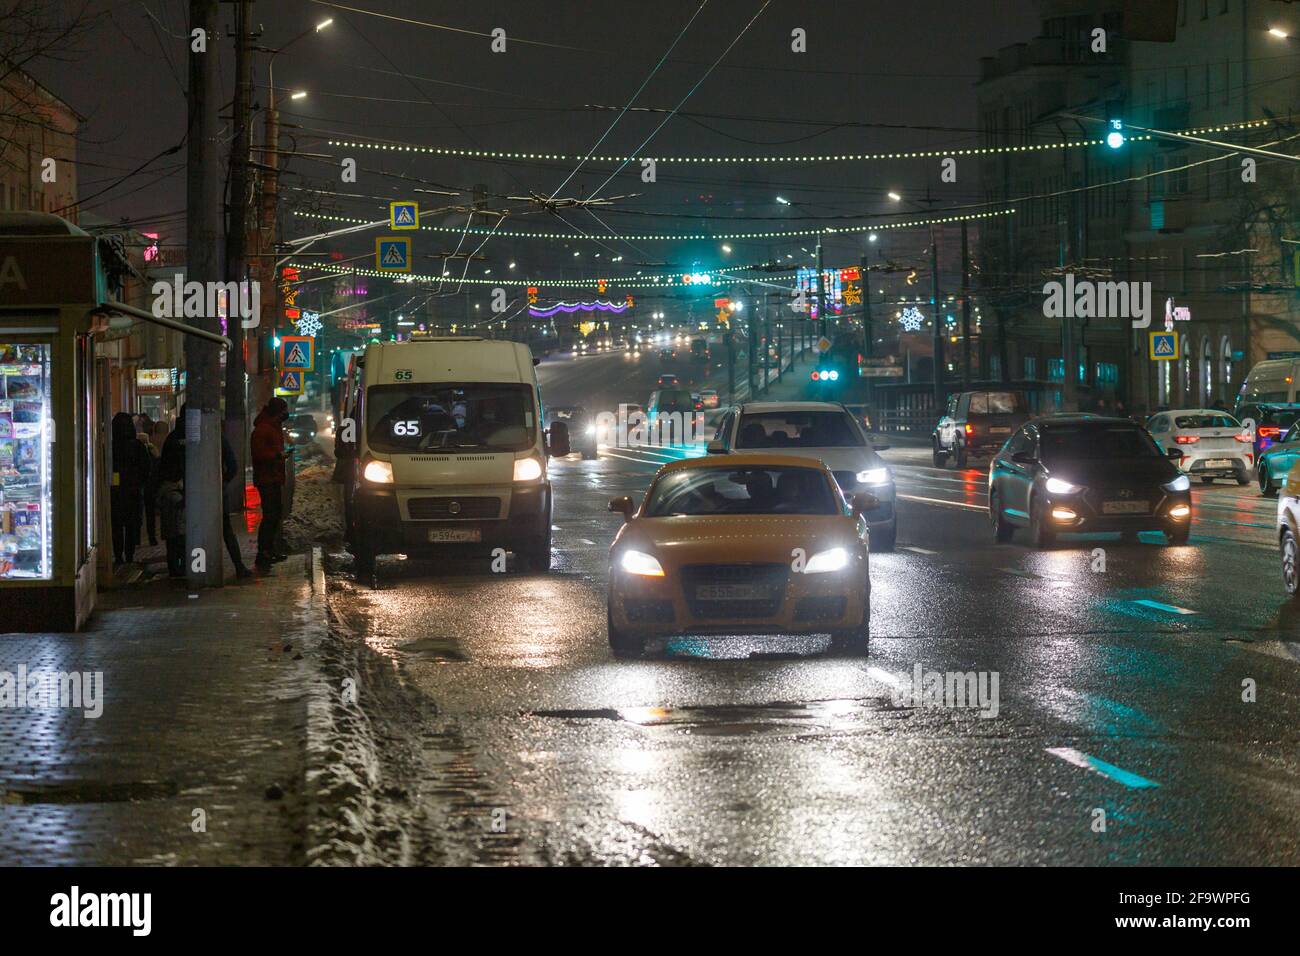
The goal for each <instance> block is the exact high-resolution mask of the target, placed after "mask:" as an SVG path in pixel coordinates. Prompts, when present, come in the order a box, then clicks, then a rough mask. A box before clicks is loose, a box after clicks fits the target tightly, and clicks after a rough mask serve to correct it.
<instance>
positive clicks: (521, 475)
mask: <svg viewBox="0 0 1300 956" xmlns="http://www.w3.org/2000/svg"><path fill="white" fill-rule="evenodd" d="M540 477H542V463H541V462H540V461H538V460H537V459H536V458H516V459H515V481H536V480H537V479H538V478H540Z"/></svg>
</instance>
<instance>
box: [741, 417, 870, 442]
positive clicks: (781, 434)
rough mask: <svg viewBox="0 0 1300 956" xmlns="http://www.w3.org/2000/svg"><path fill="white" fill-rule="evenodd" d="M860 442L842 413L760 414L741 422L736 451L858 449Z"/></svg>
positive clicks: (850, 423)
mask: <svg viewBox="0 0 1300 956" xmlns="http://www.w3.org/2000/svg"><path fill="white" fill-rule="evenodd" d="M861 445H862V439H861V437H859V435H858V433H857V431H856V430H855V429H854V427H853V419H852V418H851V417H850V416H849V415H848V414H847V413H845V412H793V411H792V412H760V413H757V414H752V415H744V416H742V417H741V419H740V433H739V436H738V438H737V440H736V447H737V448H742V449H743V448H857V447H861Z"/></svg>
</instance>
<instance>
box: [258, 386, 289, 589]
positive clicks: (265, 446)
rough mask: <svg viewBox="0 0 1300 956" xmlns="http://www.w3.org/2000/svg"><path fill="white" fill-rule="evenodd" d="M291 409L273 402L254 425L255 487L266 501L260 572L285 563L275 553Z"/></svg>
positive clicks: (281, 402) (281, 514)
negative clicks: (285, 422)
mask: <svg viewBox="0 0 1300 956" xmlns="http://www.w3.org/2000/svg"><path fill="white" fill-rule="evenodd" d="M288 417H289V405H288V403H286V402H285V400H284V399H283V398H273V399H271V400H270V401H269V402H267V403H266V407H265V408H264V409H262V410H261V411H260V412H258V414H257V418H256V419H254V421H253V436H252V438H251V439H250V441H249V446H250V451H251V452H252V459H253V484H254V485H256V486H257V493H258V495H259V496H260V497H261V499H262V523H261V524H260V525H259V526H258V528H257V560H256V561H255V562H254V563H255V565H256V567H257V569H258V570H259V571H261V572H263V573H265V572H267V571H269V570H270V569H271V563H272V562H273V561H282V560H284V557H285V556H283V555H279V554H277V553H276V551H275V541H276V537H277V535H279V533H280V522H281V520H282V519H283V518H284V466H285V454H284V420H285V419H286V418H288Z"/></svg>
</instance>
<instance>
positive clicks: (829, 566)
mask: <svg viewBox="0 0 1300 956" xmlns="http://www.w3.org/2000/svg"><path fill="white" fill-rule="evenodd" d="M848 566H849V553H848V552H847V551H845V550H844V549H843V548H831V549H830V550H829V551H818V552H817V553H816V554H814V555H813V556H812V557H811V558H809V559H808V563H807V564H806V565H804V569H803V573H804V574H819V573H821V572H823V571H843V570H844V569H845V568H847V567H848Z"/></svg>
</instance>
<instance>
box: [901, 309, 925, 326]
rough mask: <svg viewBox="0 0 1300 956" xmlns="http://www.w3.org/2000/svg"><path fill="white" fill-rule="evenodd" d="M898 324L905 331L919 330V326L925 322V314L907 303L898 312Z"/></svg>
mask: <svg viewBox="0 0 1300 956" xmlns="http://www.w3.org/2000/svg"><path fill="white" fill-rule="evenodd" d="M898 324H899V325H901V326H902V327H903V330H904V331H905V332H920V331H921V326H922V325H924V324H925V316H924V315H923V314H922V312H921V310H920V309H918V308H917V307H916V306H914V305H909V306H908V307H907V308H906V309H904V310H903V311H902V312H900V313H898Z"/></svg>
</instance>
